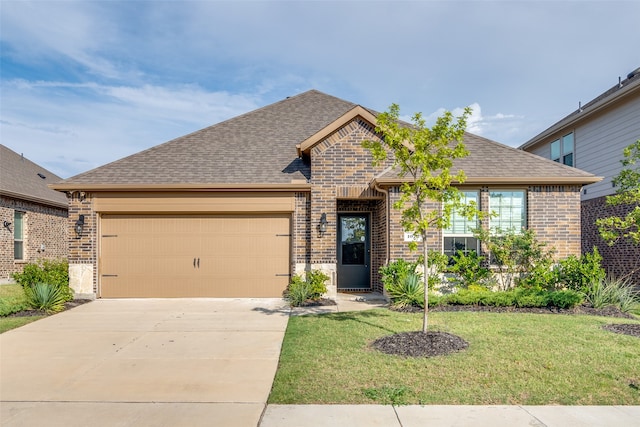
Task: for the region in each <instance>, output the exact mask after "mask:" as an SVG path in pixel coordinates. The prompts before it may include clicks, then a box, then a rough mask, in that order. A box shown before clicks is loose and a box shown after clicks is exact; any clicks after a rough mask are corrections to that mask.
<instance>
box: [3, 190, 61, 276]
mask: <svg viewBox="0 0 640 427" xmlns="http://www.w3.org/2000/svg"><path fill="white" fill-rule="evenodd" d="M15 211H20V212H24V259H23V260H19V261H16V260H14V257H13V255H14V254H13V230H14V228H13V227H14V224H13V222H14V212H15ZM4 221H7V222H10V223H11V225H10V226H9V227H8V228H6V227H4ZM66 224H67V210H66V209H64V208H58V207H53V206H47V205H44V204H40V203H35V202H30V201H26V200H20V199H15V198H11V197H5V196H0V280H1V281H4V280H7V279H9V278H10V276H11V273H17V272H21V271H22V268H23V267H24V265H25V264H27V263H31V262H36V261H37V260H38V259H64V258H67V228H66Z"/></svg>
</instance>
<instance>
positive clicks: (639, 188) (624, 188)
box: [596, 139, 640, 246]
mask: <svg viewBox="0 0 640 427" xmlns="http://www.w3.org/2000/svg"><path fill="white" fill-rule="evenodd" d="M623 155H624V159H623V160H621V163H622V166H623V168H622V170H621V171H620V173H619V174H618V175H617V176H616V177H615V178H614V179H613V183H614V184H615V186H616V188H617V194H615V195H613V196H607V204H608V205H610V206H619V205H631V206H633V205H634V204H635V205H636V206H635V207H634V208H633V209H631V210H630V212H628V213H627V214H626V215H624V216H610V217H607V218H600V219H598V220H596V226H597V227H598V231H599V232H600V236H601V237H602V238H603V239H604V240H605V241H606V242H607V243H608V244H609V245H610V246H612V245H614V244H615V243H616V242H617V241H618V240H620V239H629V240H630V241H631V242H633V244H635V245H640V167H638V166H636V164H637V163H639V162H640V139H639V140H637V141H636V142H635V143H633V144H631V145H629V146H628V147H626V148H625V149H624V150H623ZM634 166H636V167H634Z"/></svg>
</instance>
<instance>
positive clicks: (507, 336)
mask: <svg viewBox="0 0 640 427" xmlns="http://www.w3.org/2000/svg"><path fill="white" fill-rule="evenodd" d="M429 319H430V329H431V330H440V331H446V332H450V333H453V334H456V335H459V336H461V337H462V338H464V339H465V340H466V341H468V342H469V348H468V349H466V350H465V351H463V352H460V353H455V354H452V355H448V356H442V357H435V358H422V359H409V358H402V357H398V356H390V355H386V354H383V353H379V352H377V351H374V350H371V349H369V348H368V344H369V343H370V342H371V341H373V340H375V339H376V338H379V337H382V336H385V335H389V334H393V333H396V332H403V331H413V330H419V329H420V327H421V313H414V314H408V313H397V312H392V311H389V310H386V309H379V310H370V311H363V312H347V313H336V314H328V315H316V316H301V317H292V318H290V319H289V324H288V327H287V332H286V334H285V339H284V342H283V347H282V353H281V356H280V364H279V367H278V371H277V374H276V378H275V382H274V385H273V389H272V391H271V395H270V397H269V403H282V404H310V403H318V404H329V403H343V404H347V403H357V404H365V403H382V404H390V403H391V404H477V405H479V404H509V405H511V404H522V405H553V404H559V405H613V404H616V405H638V404H640V370H639V369H638V366H640V340H638V338H637V337H632V336H627V335H621V334H614V333H611V332H607V331H605V330H603V329H601V326H602V325H605V324H609V323H621V322H637V321H634V320H624V319H622V320H621V319H613V318H604V317H595V316H568V315H552V314H549V315H546V314H521V313H479V312H457V313H452V312H449V313H447V312H438V313H432V314H430V316H429Z"/></svg>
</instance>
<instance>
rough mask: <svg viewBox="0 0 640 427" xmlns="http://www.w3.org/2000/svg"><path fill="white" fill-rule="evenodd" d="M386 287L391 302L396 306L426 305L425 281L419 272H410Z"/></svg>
mask: <svg viewBox="0 0 640 427" xmlns="http://www.w3.org/2000/svg"><path fill="white" fill-rule="evenodd" d="M386 289H387V294H388V295H389V298H391V304H392V305H394V306H396V307H400V308H404V307H409V306H416V307H424V283H422V277H421V275H420V274H418V273H414V272H411V273H408V274H407V275H406V276H404V278H403V279H402V280H400V281H399V282H397V283H390V284H389V285H387V288H386Z"/></svg>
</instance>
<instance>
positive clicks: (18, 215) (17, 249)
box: [13, 212, 24, 260]
mask: <svg viewBox="0 0 640 427" xmlns="http://www.w3.org/2000/svg"><path fill="white" fill-rule="evenodd" d="M13 258H14V259H18V260H21V259H24V212H15V213H14V214H13Z"/></svg>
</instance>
